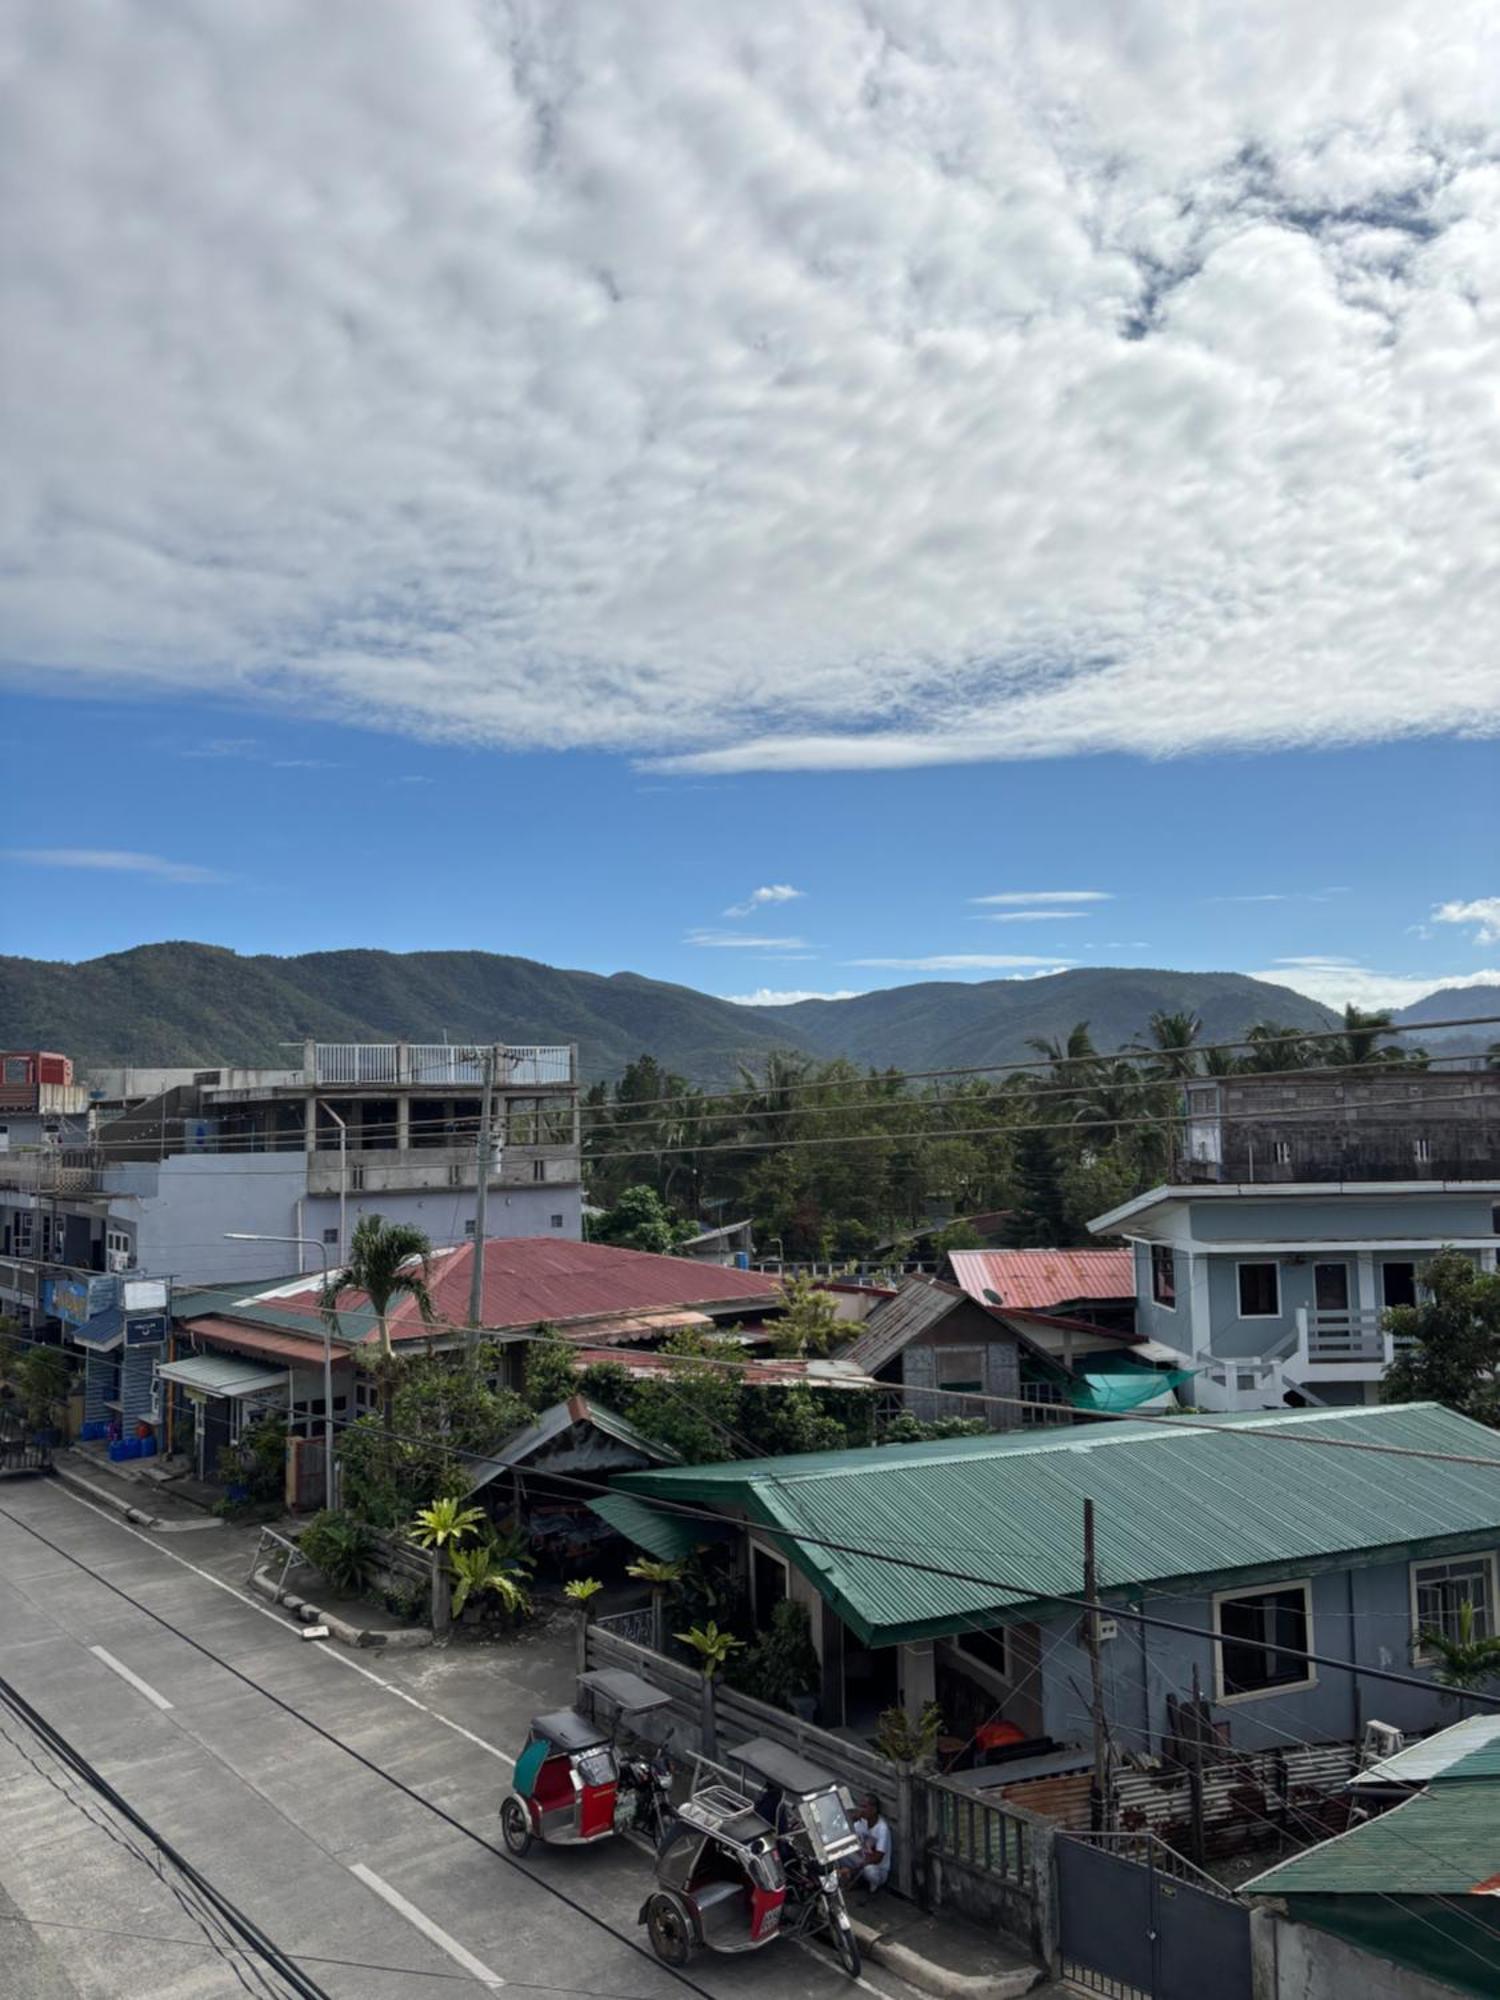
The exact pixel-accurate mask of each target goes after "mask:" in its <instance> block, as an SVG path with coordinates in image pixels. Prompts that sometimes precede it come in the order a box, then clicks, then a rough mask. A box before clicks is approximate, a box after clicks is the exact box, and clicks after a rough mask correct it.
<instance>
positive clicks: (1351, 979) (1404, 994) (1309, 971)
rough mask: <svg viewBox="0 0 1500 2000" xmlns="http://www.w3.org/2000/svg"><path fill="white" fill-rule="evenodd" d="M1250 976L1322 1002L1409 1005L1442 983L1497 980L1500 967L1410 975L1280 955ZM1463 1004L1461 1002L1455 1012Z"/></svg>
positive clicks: (1489, 983)
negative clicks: (1272, 962) (1421, 975)
mask: <svg viewBox="0 0 1500 2000" xmlns="http://www.w3.org/2000/svg"><path fill="white" fill-rule="evenodd" d="M1249 977H1250V978H1251V979H1266V980H1269V981H1270V982H1271V984H1272V985H1273V986H1290V987H1291V989H1292V991H1293V992H1294V993H1305V994H1306V995H1307V997H1308V998H1309V999H1310V1000H1321V1001H1322V1002H1323V1004H1324V1005H1325V1006H1326V1007H1346V1006H1350V1005H1353V1006H1355V1007H1409V1006H1410V1005H1411V1004H1412V1002H1413V1001H1414V1000H1422V999H1425V998H1426V996H1427V995H1428V994H1429V993H1433V992H1436V991H1438V990H1439V989H1440V988H1441V989H1443V990H1445V991H1446V990H1448V989H1450V988H1452V989H1454V990H1455V991H1456V990H1458V989H1460V988H1462V987H1465V986H1500V967H1496V968H1495V969H1494V970H1492V971H1489V972H1470V973H1451V972H1449V973H1428V974H1426V975H1425V976H1423V977H1414V976H1412V975H1410V974H1406V973H1391V972H1371V971H1370V970H1369V969H1368V968H1367V967H1365V966H1362V965H1352V964H1350V963H1349V962H1348V961H1347V960H1344V959H1278V960H1277V962H1276V964H1275V965H1274V966H1272V967H1271V969H1270V970H1269V971H1267V972H1252V973H1250V974H1249ZM1464 1011H1465V1010H1464V1009H1463V1007H1462V1004H1461V1003H1460V1004H1459V1005H1458V1007H1457V1008H1456V1010H1455V1018H1457V1016H1458V1015H1461V1014H1462V1013H1463V1012H1464Z"/></svg>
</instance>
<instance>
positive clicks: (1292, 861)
mask: <svg viewBox="0 0 1500 2000" xmlns="http://www.w3.org/2000/svg"><path fill="white" fill-rule="evenodd" d="M8 721H9V723H10V725H11V728H12V732H13V750H14V755H13V758H12V779H11V789H10V800H11V804H10V807H9V809H8V811H7V826H8V828H9V829H10V834H9V838H10V840H11V841H12V842H14V846H13V848H12V853H17V852H19V853H41V854H52V853H60V854H61V855H63V856H65V857H69V858H68V859H66V860H65V861H63V862H62V863H54V862H42V861H25V860H20V859H16V860H13V861H12V862H11V864H10V870H9V893H8V895H7V898H6V910H7V918H6V926H5V929H6V948H7V949H8V950H11V951H15V952H22V953H25V954H27V955H31V956H38V957H44V958H49V957H58V958H79V957H89V956H93V955H95V954H97V953H100V952H105V951H114V950H120V949H123V948H126V947H128V946H130V945H132V944H138V943H141V942H144V941H148V940H155V939H162V938H173V937H179V938H195V939H201V940H206V941H208V942H212V943H217V944H226V945H231V946H233V947H234V948H236V949H237V950H241V951H267V952H294V951H305V950H315V949H319V948H322V947H330V946H351V945H371V946H381V947H384V948H387V949H390V950H398V951H399V950H415V949H427V948H470V947H473V948H479V949H484V950H489V951H503V952H514V953H518V954H520V955H522V956H525V957H530V958H538V959H542V960H544V961H546V962H548V963H552V964H558V965H569V966H579V967H583V968H586V969H589V970H592V971H598V972H614V971H619V970H631V971H638V972H643V973H647V974H649V975H651V976H653V977H656V978H663V979H672V980H679V981H682V982H683V983H685V984H688V985H692V986H697V987H699V988H701V989H703V990H705V991H709V992H713V993H719V994H724V995H745V994H751V993H755V992H758V991H760V990H761V989H766V990H769V991H772V992H807V991H810V992H842V991H850V990H853V991H862V990H866V989H868V988H870V987H875V986H887V985H894V984H899V983H901V982H903V981H905V980H909V979H920V978H933V977H953V978H999V977H1005V976H1008V975H1009V974H1010V973H1012V972H1013V973H1016V974H1024V973H1026V972H1029V971H1032V970H1041V969H1043V968H1046V967H1052V966H1059V965H1062V964H1064V963H1067V962H1070V961H1071V962H1074V963H1078V964H1085V965H1087V964H1096V965H1098V964H1119V965H1171V966H1178V967H1182V968H1185V969H1189V970H1207V969H1228V970H1235V971H1246V972H1262V973H1267V974H1273V975H1276V976H1279V977H1282V978H1284V979H1285V980H1286V982H1287V983H1288V984H1290V985H1294V986H1297V987H1300V988H1303V989H1305V990H1307V991H1309V992H1312V993H1314V994H1316V995H1317V996H1318V997H1322V998H1329V999H1333V998H1336V997H1337V996H1338V994H1340V993H1341V992H1342V993H1347V994H1348V995H1350V996H1353V997H1359V998H1366V999H1367V998H1371V997H1374V998H1394V999H1396V1000H1401V999H1404V998H1407V997H1411V996H1412V995H1414V994H1415V993H1417V992H1420V991H1425V990H1427V989H1428V988H1429V987H1431V986H1436V985H1438V984H1440V983H1442V982H1443V981H1444V980H1445V979H1447V978H1449V977H1452V976H1469V977H1472V976H1474V975H1475V974H1476V973H1478V972H1480V971H1481V970H1483V969H1485V968H1487V967H1492V966H1494V965H1496V964H1497V963H1500V951H1497V950H1496V948H1495V947H1494V945H1490V946H1489V947H1488V948H1486V947H1485V946H1484V945H1483V944H1482V943H1481V942H1479V940H1478V936H1477V933H1479V932H1480V931H1481V930H1482V929H1483V928H1484V926H1483V924H1482V922H1481V920H1479V919H1472V920H1468V921H1464V922H1436V923H1435V922H1433V921H1432V920H1431V919H1432V914H1433V912H1434V910H1435V909H1437V908H1440V907H1442V906H1443V905H1446V904H1452V903H1459V904H1465V903H1469V902H1472V901H1474V900H1476V899H1480V898H1482V897H1483V895H1484V891H1485V890H1486V888H1488V887H1491V886H1493V870H1492V869H1491V868H1490V867H1489V865H1488V864H1489V863H1490V862H1491V861H1492V860H1493V858H1494V854H1495V848H1496V842H1495V805H1494V797H1495V782H1494V781H1495V776H1496V772H1495V762H1496V753H1495V749H1494V746H1493V745H1489V744H1483V743H1463V742H1459V743H1453V742H1427V743H1403V744H1392V745H1384V746H1372V747H1368V748H1365V749H1361V750H1349V751H1322V752H1285V753H1280V754H1260V755H1254V756H1195V757H1184V758H1180V759H1176V760H1173V761H1169V762H1148V761H1145V760H1142V759H1139V758H1130V757H1118V756H1092V757H1073V758H1064V759H1056V760H1050V759H1049V760H1043V761H1030V762H1026V763H1020V764H998V765H997V764H984V765H961V766H958V767H956V768H941V769H918V770H896V771H875V772H871V771H853V772H792V773H788V774H785V775H778V774H774V773H768V772H745V773H740V774H738V775H736V776H734V777H731V778H722V779H720V778H700V777H680V778H679V777H671V776H663V775H661V774H659V773H656V772H653V771H644V770H639V769H636V768H634V767H633V766H632V764H631V762H630V761H629V760H627V759H624V758H620V757H612V756H604V755H598V754H594V755H590V754H586V753H583V752H579V751H569V752H562V753H551V754H544V753H535V752H533V753H529V754H511V755H507V754H504V753H501V752H497V751H494V750H481V749H467V748H453V747H441V746H429V745H422V744H414V743H412V742H410V741H407V740H404V739H402V738H399V737H392V736H388V735H384V734H379V733H375V732H372V731H368V730H363V729H356V728H351V727H347V726H340V725H336V724H311V723H304V722H298V721H295V720H292V719H289V718H287V717H284V716H269V717H268V716H267V715H265V714H264V713H249V712H245V711H237V712H232V713H231V712H229V711H226V709H225V708H223V707H222V706H219V705H210V704H200V705H195V704H187V703H177V702H174V703H172V704H170V705H162V704H153V703H132V704H123V703H119V702H113V701H107V700H105V701H100V702H97V703H94V702H81V701H76V700H74V701H66V702H64V701H48V700H45V699H41V698H22V699H17V700H15V701H13V702H12V703H11V704H10V707H9V712H8ZM60 745H62V746H66V751H65V756H64V757H63V760H62V770H61V771H60V768H59V758H58V752H59V746H60ZM64 773H67V774H71V775H64ZM84 774H86V776H85V775H84ZM1402 801H1420V802H1421V805H1420V810H1411V809H1409V808H1408V807H1406V806H1403V805H1402V803H1401V802H1402ZM23 841H24V845H23ZM101 862H102V863H107V864H108V865H101ZM183 873H186V874H188V875H193V874H195V873H197V874H201V877H202V879H198V880H191V879H190V880H181V879H174V877H175V876H178V875H181V874H183ZM758 889H760V890H766V889H772V890H782V889H795V890H798V891H799V892H800V893H799V894H798V895H796V896H795V897H786V898H784V899H775V900H773V899H771V898H764V899H763V900H762V902H761V903H760V905H759V906H757V907H752V908H751V909H749V910H746V909H745V905H746V904H747V903H750V902H751V899H752V898H753V895H754V892H755V891H756V890H758ZM993 896H1005V897H1012V898H1017V899H1018V900H1015V901H1011V902H1006V903H982V902H978V901H975V900H974V899H976V898H982V897H993ZM1063 896H1066V897H1068V898H1070V900H1067V901H1063V900H1058V899H1059V898H1061V897H1063ZM1085 897H1086V898H1088V900H1083V899H1084V898H1085ZM1072 899H1077V900H1072ZM731 910H735V911H737V912H738V911H744V914H734V915H730V914H726V913H727V912H729V911H731ZM1037 912H1042V913H1044V914H1042V915H1040V916H1038V915H1036V914H1035V913H1037ZM695 937H698V938H703V939H705V940H707V939H716V940H730V939H734V940H742V942H736V943H729V942H703V943H695V942H691V941H690V940H692V939H694V938H695ZM761 939H767V940H769V939H777V940H783V941H784V942H782V943H779V944H775V945H772V944H762V943H757V942H756V940H761ZM987 957H998V958H1005V957H1011V958H1021V959H1034V960H1036V961H1038V963H1037V965H1036V966H1034V967H1033V966H1027V965H1017V966H1013V967H1006V966H1003V965H998V966H993V967H991V966H984V965H978V964H975V965H969V966H962V965H960V966H955V967H953V968H951V969H945V968H943V967H941V966H935V967H933V968H932V969H930V970H929V969H927V968H926V967H924V966H922V965H920V964H912V965H910V966H902V965H876V964H868V963H861V961H868V960H878V959H892V960H898V959H904V960H913V961H921V960H931V959H938V960H941V959H945V958H958V959H963V958H987ZM1284 960H1309V961H1318V963H1314V964H1282V963H1281V961H1284ZM1338 960H1346V961H1348V962H1349V964H1348V966H1347V967H1340V966H1338V965H1336V964H1330V963H1328V961H1338Z"/></svg>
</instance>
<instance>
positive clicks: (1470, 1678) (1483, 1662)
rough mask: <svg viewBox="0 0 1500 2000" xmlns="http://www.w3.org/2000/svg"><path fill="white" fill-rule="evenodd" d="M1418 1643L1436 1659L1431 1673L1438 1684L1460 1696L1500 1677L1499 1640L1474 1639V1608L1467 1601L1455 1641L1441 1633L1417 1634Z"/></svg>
mask: <svg viewBox="0 0 1500 2000" xmlns="http://www.w3.org/2000/svg"><path fill="white" fill-rule="evenodd" d="M1417 1643H1418V1644H1419V1645H1420V1646H1421V1647H1422V1648H1423V1650H1424V1651H1426V1652H1428V1653H1435V1654H1436V1655H1437V1661H1436V1664H1435V1666H1434V1668H1433V1672H1434V1674H1435V1675H1436V1677H1437V1678H1438V1680H1440V1681H1441V1682H1442V1683H1443V1685H1444V1687H1448V1688H1453V1689H1454V1690H1455V1691H1457V1692H1459V1693H1468V1692H1469V1691H1470V1690H1471V1689H1474V1688H1480V1687H1483V1686H1484V1684H1485V1682H1486V1681H1490V1680H1493V1679H1494V1678H1495V1677H1496V1675H1500V1639H1481V1638H1476V1637H1475V1633H1474V1607H1473V1605H1472V1604H1471V1603H1470V1602H1469V1601H1468V1599H1467V1598H1465V1600H1464V1602H1463V1603H1462V1604H1460V1605H1459V1607H1458V1635H1457V1637H1456V1638H1450V1637H1449V1636H1448V1635H1447V1634H1446V1633H1443V1632H1419V1633H1418V1634H1417Z"/></svg>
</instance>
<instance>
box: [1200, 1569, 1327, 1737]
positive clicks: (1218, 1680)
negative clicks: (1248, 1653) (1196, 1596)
mask: <svg viewBox="0 0 1500 2000" xmlns="http://www.w3.org/2000/svg"><path fill="white" fill-rule="evenodd" d="M1288 1590H1300V1591H1301V1592H1302V1614H1303V1629H1304V1631H1305V1632H1306V1634H1307V1640H1306V1644H1307V1650H1308V1652H1309V1653H1314V1652H1316V1651H1317V1641H1316V1639H1315V1637H1314V1635H1313V1602H1312V1578H1311V1577H1307V1576H1294V1577H1288V1578H1287V1580H1286V1582H1285V1583H1259V1584H1250V1585H1248V1586H1242V1587H1241V1588H1240V1589H1238V1590H1216V1591H1215V1592H1214V1606H1213V1610H1214V1641H1215V1644H1214V1702H1215V1704H1216V1705H1217V1704H1222V1705H1223V1706H1224V1707H1226V1708H1234V1707H1237V1706H1238V1705H1239V1703H1240V1702H1242V1701H1273V1700H1274V1699H1275V1698H1276V1696H1277V1695H1283V1694H1301V1693H1302V1692H1303V1691H1304V1690H1305V1689H1307V1688H1314V1687H1316V1686H1317V1685H1318V1670H1317V1667H1316V1666H1315V1665H1314V1664H1313V1662H1312V1660H1311V1659H1309V1661H1308V1663H1307V1678H1306V1680H1301V1681H1278V1682H1277V1683H1276V1685H1275V1686H1274V1687H1268V1688H1247V1689H1246V1690H1245V1691H1244V1693H1243V1694H1226V1693H1225V1692H1224V1646H1223V1639H1224V1631H1223V1624H1222V1620H1221V1618H1220V1607H1221V1606H1222V1605H1225V1604H1238V1603H1240V1602H1241V1601H1242V1600H1243V1599H1244V1598H1247V1597H1280V1596H1282V1595H1283V1594H1284V1593H1285V1592H1286V1591H1288Z"/></svg>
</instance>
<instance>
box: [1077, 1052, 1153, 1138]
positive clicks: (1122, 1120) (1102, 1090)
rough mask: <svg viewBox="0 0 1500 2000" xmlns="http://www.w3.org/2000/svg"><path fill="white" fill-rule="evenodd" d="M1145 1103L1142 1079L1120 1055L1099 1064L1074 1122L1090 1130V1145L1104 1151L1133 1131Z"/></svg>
mask: <svg viewBox="0 0 1500 2000" xmlns="http://www.w3.org/2000/svg"><path fill="white" fill-rule="evenodd" d="M1143 1102H1144V1098H1143V1094H1142V1091H1141V1079H1140V1077H1139V1076H1138V1075H1137V1074H1136V1072H1135V1070H1134V1069H1133V1068H1132V1067H1131V1065H1130V1064H1129V1063H1128V1062H1124V1061H1122V1060H1121V1058H1120V1057H1118V1056H1116V1057H1115V1058H1113V1060H1111V1061H1108V1062H1101V1063H1098V1064H1096V1065H1095V1068H1094V1074H1093V1075H1092V1077H1091V1078H1090V1079H1089V1083H1088V1094H1087V1096H1086V1097H1085V1098H1084V1099H1083V1102H1082V1103H1081V1104H1080V1105H1079V1107H1078V1109H1077V1110H1076V1111H1075V1112H1074V1114H1073V1118H1074V1122H1075V1123H1077V1124H1082V1125H1086V1126H1088V1127H1089V1128H1090V1129H1089V1131H1088V1132H1087V1133H1086V1134H1085V1135H1084V1136H1085V1140H1086V1143H1087V1144H1088V1145H1089V1146H1092V1147H1096V1148H1099V1149H1102V1148H1104V1147H1106V1146H1112V1145H1114V1143H1115V1141H1116V1140H1117V1139H1118V1138H1119V1137H1120V1135H1121V1133H1122V1132H1128V1131H1130V1130H1131V1128H1132V1127H1133V1125H1134V1124H1135V1121H1136V1120H1137V1118H1138V1117H1139V1116H1140V1112H1141V1106H1142V1104H1143Z"/></svg>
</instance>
